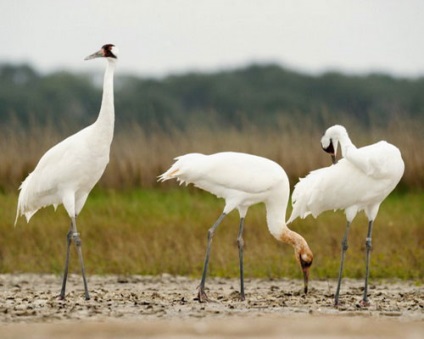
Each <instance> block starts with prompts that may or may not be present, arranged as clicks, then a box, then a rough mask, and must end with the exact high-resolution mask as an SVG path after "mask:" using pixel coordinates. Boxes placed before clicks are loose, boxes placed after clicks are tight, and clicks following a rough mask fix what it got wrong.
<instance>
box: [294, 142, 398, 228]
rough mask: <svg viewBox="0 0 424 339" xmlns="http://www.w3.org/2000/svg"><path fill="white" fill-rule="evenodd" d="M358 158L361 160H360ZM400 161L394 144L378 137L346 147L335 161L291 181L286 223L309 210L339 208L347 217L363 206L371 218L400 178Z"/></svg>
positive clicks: (317, 212)
mask: <svg viewBox="0 0 424 339" xmlns="http://www.w3.org/2000/svg"><path fill="white" fill-rule="evenodd" d="M361 160H362V161H361ZM403 171H404V165H403V161H402V158H401V155H400V151H399V149H398V148H397V147H395V146H393V145H391V144H389V143H387V142H385V141H380V142H378V143H376V144H373V145H369V146H365V147H361V148H358V149H354V148H352V147H351V148H349V151H348V153H347V156H345V157H344V158H343V159H340V160H339V161H338V162H337V164H335V165H331V166H329V167H325V168H321V169H317V170H314V171H312V172H310V173H309V174H308V175H307V176H306V177H305V178H301V179H300V180H299V182H298V183H297V184H296V185H295V188H294V191H293V193H292V204H293V211H292V214H291V216H290V218H289V220H288V223H290V222H292V221H293V220H295V219H296V218H297V217H301V218H305V217H307V216H308V215H309V214H312V215H313V217H315V218H316V217H317V216H318V215H319V214H321V213H322V212H324V211H329V210H338V209H343V210H345V212H346V216H347V218H348V220H349V221H352V220H353V218H354V217H355V215H356V214H357V213H358V212H360V211H362V210H364V211H365V214H366V215H367V216H368V217H369V218H370V219H374V218H375V217H376V215H377V212H378V208H379V206H380V204H381V202H382V201H383V200H384V199H385V198H386V197H387V196H388V195H389V194H390V192H391V191H392V190H393V189H394V188H395V187H396V185H397V184H398V183H399V181H400V179H401V178H402V175H403Z"/></svg>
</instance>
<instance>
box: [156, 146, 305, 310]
mask: <svg viewBox="0 0 424 339" xmlns="http://www.w3.org/2000/svg"><path fill="white" fill-rule="evenodd" d="M169 179H177V181H179V182H180V183H184V182H185V183H186V184H190V183H192V184H194V185H195V186H196V187H198V188H200V189H203V190H205V191H207V192H210V193H212V194H214V195H216V196H217V197H219V198H224V199H225V207H224V210H223V212H222V214H221V215H220V217H219V218H218V220H217V221H216V222H215V223H214V224H213V226H212V227H211V228H210V229H209V231H208V244H207V249H206V257H205V262H204V266H203V273H202V279H201V282H200V285H199V292H198V300H199V302H202V301H207V300H208V297H207V295H206V293H205V282H206V273H207V269H208V263H209V255H210V250H211V243H212V238H213V236H214V233H215V230H216V228H217V227H218V226H219V224H220V223H221V222H222V220H223V219H224V217H225V216H226V215H227V214H228V213H230V212H231V211H233V210H234V209H237V210H238V212H239V215H240V225H239V234H238V238H237V243H238V248H239V260H240V298H241V300H244V299H245V294H244V280H243V245H244V241H243V229H244V219H245V217H246V213H247V210H248V208H249V207H250V206H251V205H253V204H257V203H260V202H263V203H264V204H265V207H266V212H267V214H266V218H267V223H268V229H269V231H270V233H271V234H272V235H273V236H274V237H275V238H276V239H277V240H278V241H281V242H283V243H286V244H289V245H291V246H292V247H293V248H294V252H295V259H296V261H297V262H298V264H299V266H300V268H301V270H302V272H303V277H304V291H305V293H307V290H308V277H309V268H310V266H311V264H312V260H313V254H312V251H311V250H310V249H309V246H308V244H307V242H306V241H305V239H304V238H303V237H302V236H301V235H300V234H298V233H296V232H294V231H292V230H290V229H289V228H288V227H287V225H286V222H285V220H286V209H287V204H288V199H289V195H290V187H289V180H288V178H287V175H286V172H285V171H284V170H283V168H281V166H280V165H278V164H277V163H275V162H274V161H272V160H269V159H266V158H262V157H259V156H255V155H251V154H246V153H237V152H222V153H215V154H211V155H204V154H200V153H190V154H186V155H182V156H179V157H177V158H176V162H175V163H174V164H173V165H172V166H171V168H169V169H168V170H167V171H166V172H165V173H163V174H162V175H160V176H159V180H160V181H165V180H169Z"/></svg>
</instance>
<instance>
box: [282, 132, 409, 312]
mask: <svg viewBox="0 0 424 339" xmlns="http://www.w3.org/2000/svg"><path fill="white" fill-rule="evenodd" d="M339 144H340V148H341V153H342V156H343V158H342V159H341V160H339V161H338V162H337V163H336V164H333V165H332V166H330V167H325V168H321V169H318V170H315V171H312V172H311V173H309V174H308V175H307V176H306V177H305V178H301V179H300V180H299V182H298V183H297V184H296V186H295V188H294V191H293V194H292V204H293V211H292V214H291V216H290V218H289V220H288V223H290V222H292V221H293V220H295V219H296V218H297V217H301V218H305V217H306V216H308V215H309V214H312V215H313V216H314V217H317V216H318V215H319V214H320V213H322V212H324V211H328V210H337V209H343V210H345V214H346V219H347V224H346V230H345V234H344V237H343V241H342V253H341V261H340V269H339V278H338V283H337V290H336V293H335V305H338V304H339V293H340V285H341V279H342V273H343V264H344V258H345V252H346V250H347V249H348V241H347V239H348V234H349V227H350V224H351V223H352V221H353V219H354V218H355V216H356V214H357V213H358V212H360V211H362V210H363V211H364V212H365V214H366V216H367V218H368V233H367V237H366V240H365V245H366V273H365V288H364V295H363V299H362V301H361V304H362V305H363V306H367V305H369V302H368V297H367V292H368V277H369V261H370V251H371V238H372V227H373V223H374V220H375V218H376V216H377V213H378V210H379V207H380V204H381V203H382V202H383V200H384V199H385V198H386V197H387V196H388V195H389V194H390V192H392V191H393V189H394V188H395V187H396V185H397V184H398V183H399V181H400V179H401V178H402V175H403V172H404V169H405V165H404V162H403V160H402V157H401V154H400V151H399V149H398V148H397V147H395V146H393V145H392V144H389V143H388V142H386V141H379V142H377V143H375V144H372V145H369V146H365V147H361V148H357V147H356V146H355V145H353V143H352V142H351V140H350V139H349V136H348V133H347V131H346V129H345V128H344V127H343V126H340V125H335V126H332V127H330V128H328V129H327V131H326V132H325V134H324V136H323V137H322V139H321V145H322V148H323V149H324V150H325V151H326V152H328V153H330V154H331V156H332V159H333V163H335V158H336V155H337V148H338V145H339Z"/></svg>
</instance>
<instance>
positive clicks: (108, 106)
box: [93, 59, 116, 144]
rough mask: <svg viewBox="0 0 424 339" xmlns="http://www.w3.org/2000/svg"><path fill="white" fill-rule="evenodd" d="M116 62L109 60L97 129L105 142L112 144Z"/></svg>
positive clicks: (95, 124)
mask: <svg viewBox="0 0 424 339" xmlns="http://www.w3.org/2000/svg"><path fill="white" fill-rule="evenodd" d="M115 64H116V62H115V60H111V59H107V67H106V71H105V76H104V80H103V97H102V104H101V107H100V113H99V116H98V117H97V120H96V122H95V123H94V124H93V125H94V126H95V128H97V129H100V130H101V132H100V133H99V134H98V135H101V136H102V138H103V139H104V142H105V143H107V144H110V143H111V142H112V139H113V130H114V126H115V106H114V101H113V73H114V71H115Z"/></svg>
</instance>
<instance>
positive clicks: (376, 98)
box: [0, 65, 424, 282]
mask: <svg viewBox="0 0 424 339" xmlns="http://www.w3.org/2000/svg"><path fill="white" fill-rule="evenodd" d="M118 73H119V72H118ZM92 79H95V80H94V81H93V80H92ZM99 80H100V81H99ZM99 83H101V76H97V75H95V76H89V75H81V74H80V75H75V74H70V73H66V72H58V73H52V74H47V75H41V74H39V73H37V71H35V70H34V69H32V68H31V67H29V66H26V65H21V66H13V65H0V119H1V125H0V272H55V273H58V274H59V273H61V271H62V269H63V263H64V259H65V258H64V255H65V243H66V242H65V236H66V232H67V230H68V223H69V220H68V217H67V215H66V213H65V212H64V209H63V207H60V208H59V210H58V211H57V212H56V213H54V212H53V210H52V208H51V207H50V208H48V209H45V210H42V211H39V212H38V213H37V214H36V215H35V216H34V217H33V219H32V220H31V222H30V224H28V225H26V223H25V221H24V219H21V220H19V223H18V226H17V227H16V228H13V221H14V218H15V209H16V203H17V194H18V192H17V190H18V187H19V184H20V182H21V181H22V180H23V179H24V178H25V177H26V176H27V175H28V173H29V172H30V171H32V170H33V169H34V167H35V165H36V164H37V162H38V160H39V159H40V157H41V156H42V155H43V154H44V152H45V151H46V150H48V149H49V148H50V147H51V146H53V145H54V144H56V143H57V142H59V141H60V140H62V139H63V138H65V137H66V136H68V135H70V134H72V133H74V132H76V131H78V130H79V129H81V128H82V127H84V126H86V125H87V124H89V123H91V122H93V121H94V119H95V117H96V115H97V113H98V109H99V105H100V97H101V88H99V86H98V84H99ZM423 93H424V78H418V79H397V78H392V77H389V76H385V75H381V74H380V75H379V74H374V75H368V76H346V75H342V74H336V73H328V74H323V75H320V76H308V75H304V74H298V73H295V72H292V71H289V70H287V69H283V68H280V67H278V66H274V65H268V66H250V67H247V68H245V69H239V70H233V71H226V72H219V73H214V74H187V75H181V76H169V77H166V78H164V79H142V78H137V77H134V76H128V75H121V74H118V75H117V77H116V87H115V104H116V105H115V106H116V129H115V138H114V141H113V144H112V150H111V158H110V164H109V166H108V168H107V169H106V172H105V174H104V175H103V177H102V179H101V180H100V182H99V183H98V185H97V186H96V188H95V190H94V192H92V194H91V195H90V197H89V199H88V201H87V204H86V206H85V208H84V209H83V211H82V213H81V215H80V217H79V219H78V223H79V224H78V227H79V231H80V232H81V234H82V239H83V251H84V256H85V260H86V265H87V270H88V273H89V274H95V273H98V274H103V273H117V274H159V273H162V272H167V273H172V274H181V275H182V274H183V275H191V276H194V277H199V276H200V273H201V268H202V265H203V258H204V251H205V246H206V233H207V229H208V228H209V227H210V226H211V224H212V223H213V222H214V221H215V220H216V218H217V217H218V215H219V214H220V213H221V211H222V207H223V202H222V201H220V200H218V199H216V198H215V197H213V196H211V195H209V194H206V193H204V192H201V191H199V190H197V189H194V188H190V187H189V188H183V187H181V188H177V184H176V183H175V182H167V183H164V184H158V183H157V182H156V178H157V176H158V175H159V174H161V173H162V172H163V171H164V170H166V169H167V168H168V167H169V166H170V165H171V163H172V161H173V160H172V159H173V158H174V157H176V156H178V155H180V154H184V153H188V152H202V153H214V152H219V151H228V150H232V151H241V152H247V153H252V154H257V155H261V156H264V157H267V158H270V159H273V160H275V161H277V162H278V163H279V164H281V165H282V166H283V168H284V169H285V170H286V172H287V173H288V175H289V177H290V182H291V184H292V185H294V184H295V183H296V182H297V180H298V178H299V177H301V176H304V175H305V174H307V173H308V172H309V171H311V170H313V169H316V168H318V167H323V166H328V165H329V164H330V159H329V156H328V155H327V154H325V153H324V152H322V151H321V147H320V144H319V140H320V138H321V135H322V133H323V132H324V130H325V129H326V128H327V127H329V126H330V125H333V124H335V123H338V124H343V125H345V126H346V128H347V129H348V131H349V133H350V135H351V138H352V141H353V142H354V143H355V144H356V145H357V146H363V145H366V144H369V143H373V142H376V141H377V140H381V139H385V140H387V141H389V142H391V143H393V144H395V145H397V146H398V147H399V148H400V150H401V152H402V156H403V159H404V161H405V164H406V170H405V175H404V177H403V178H402V181H401V183H400V184H399V186H398V187H397V189H396V191H395V192H393V193H392V194H391V195H390V196H389V198H388V199H387V200H386V201H385V202H384V203H383V205H382V207H381V209H380V213H379V215H378V218H377V220H376V224H375V231H374V239H373V246H374V251H373V254H372V258H371V260H372V271H371V277H372V278H401V279H415V280H417V281H419V282H422V280H423V279H424V272H423V271H424V269H423V265H422V263H423V261H424V246H423V243H424V241H423V240H424V228H423V225H424V213H423V212H422V206H423V205H424V195H423V192H424V157H423V153H422V149H424V133H423V130H424V96H423ZM237 224H238V215H237V213H232V214H231V215H230V216H228V218H227V219H226V220H225V221H224V222H223V224H222V225H221V226H220V228H219V229H218V231H217V233H216V235H215V239H214V245H213V250H212V261H211V267H210V273H211V275H220V276H237V275H238V254H237V243H236V237H237V231H238V229H237ZM366 224H367V223H366V220H365V217H364V216H363V215H360V216H358V217H357V218H356V219H355V222H354V224H353V226H352V231H351V235H350V247H349V251H348V254H347V261H346V276H349V277H355V278H359V277H363V274H364V238H365V234H366V227H367V226H366ZM344 225H345V218H344V215H343V213H342V212H338V213H333V212H327V213H324V214H323V215H321V216H320V217H319V218H318V219H317V220H315V219H313V218H311V217H310V218H307V219H306V220H297V221H295V222H294V224H293V225H292V226H291V227H292V228H293V229H294V230H296V231H298V232H299V233H301V234H302V235H304V236H305V238H306V239H307V241H308V242H309V244H310V246H311V249H312V250H313V251H314V254H315V261H314V265H313V270H312V279H313V278H315V279H318V278H327V277H330V278H334V277H336V275H337V269H338V265H339V259H340V258H339V257H340V242H341V238H342V235H343V232H344ZM245 241H246V252H245V258H246V259H245V261H246V275H247V276H251V277H297V278H300V270H299V268H298V267H297V265H296V263H295V260H294V258H293V250H292V249H291V248H290V247H289V246H285V245H283V244H280V243H278V242H277V241H276V240H275V239H274V238H273V237H272V236H271V235H270V234H269V232H268V231H267V228H266V225H265V212H264V209H263V208H262V207H261V206H254V207H252V208H251V210H250V211H249V213H248V216H247V221H246V234H245ZM71 267H72V270H73V271H74V272H79V265H78V262H77V258H76V254H75V253H73V255H72V262H71Z"/></svg>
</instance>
